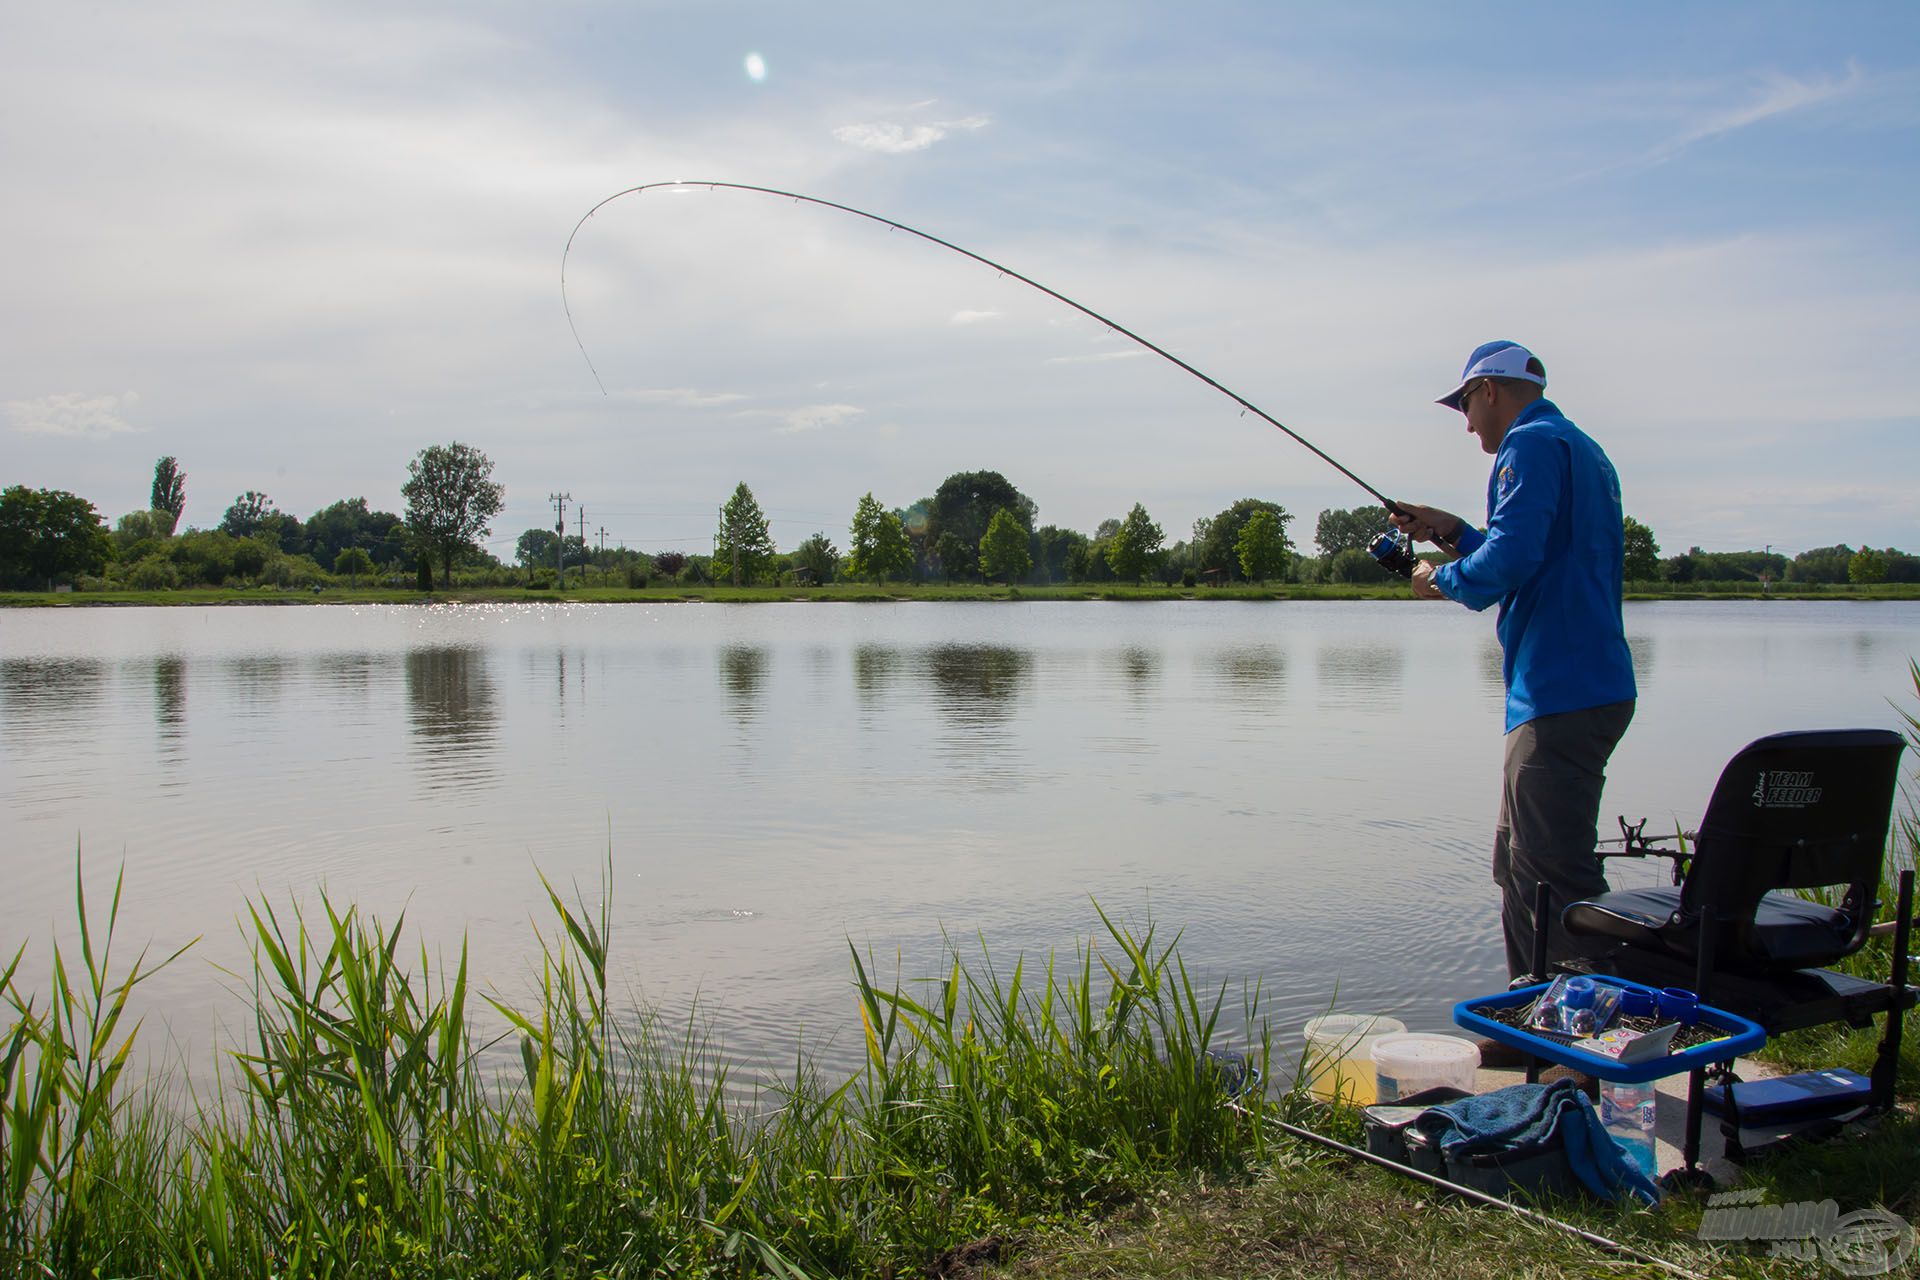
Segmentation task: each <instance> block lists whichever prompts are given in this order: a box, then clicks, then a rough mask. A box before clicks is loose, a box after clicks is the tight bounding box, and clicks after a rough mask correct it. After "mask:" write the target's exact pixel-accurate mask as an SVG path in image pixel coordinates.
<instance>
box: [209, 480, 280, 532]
mask: <svg viewBox="0 0 1920 1280" xmlns="http://www.w3.org/2000/svg"><path fill="white" fill-rule="evenodd" d="M273 511H274V506H273V499H272V498H269V497H268V496H267V495H266V494H264V493H261V492H259V491H258V490H255V489H249V490H247V491H246V492H245V493H243V494H241V495H240V496H239V497H237V498H235V499H234V500H233V505H232V506H230V507H228V508H227V510H226V514H225V515H223V516H221V517H220V532H222V533H224V534H226V535H227V536H228V537H229V538H251V537H252V536H253V535H254V534H255V533H257V532H259V529H260V522H261V521H262V520H264V519H266V518H267V515H268V513H270V512H273Z"/></svg>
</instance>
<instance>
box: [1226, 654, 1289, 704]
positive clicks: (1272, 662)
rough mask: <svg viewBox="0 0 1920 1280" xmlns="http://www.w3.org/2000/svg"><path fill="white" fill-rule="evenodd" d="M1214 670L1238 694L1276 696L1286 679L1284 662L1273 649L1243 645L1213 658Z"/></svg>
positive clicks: (1285, 662) (1282, 657)
mask: <svg viewBox="0 0 1920 1280" xmlns="http://www.w3.org/2000/svg"><path fill="white" fill-rule="evenodd" d="M1213 669H1214V671H1215V673H1216V674H1218V675H1219V676H1221V677H1222V678H1223V679H1225V680H1226V682H1227V683H1228V684H1230V685H1233V686H1234V687H1235V688H1236V689H1237V690H1240V691H1242V692H1247V693H1259V694H1264V695H1273V694H1278V693H1279V692H1280V691H1281V689H1282V687H1283V686H1284V684H1285V683H1286V678H1287V660H1286V658H1285V656H1283V655H1282V654H1281V652H1280V650H1279V649H1278V648H1276V647H1274V646H1273V645H1264V644H1263V645H1245V646H1241V647H1238V648H1233V649H1222V650H1220V651H1219V652H1218V653H1216V654H1214V656H1213Z"/></svg>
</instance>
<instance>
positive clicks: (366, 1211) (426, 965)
mask: <svg viewBox="0 0 1920 1280" xmlns="http://www.w3.org/2000/svg"><path fill="white" fill-rule="evenodd" d="M543 883H544V882H543ZM546 892H547V897H548V901H549V905H550V906H551V908H552V911H553V915H552V920H553V927H552V929H551V930H550V931H549V935H548V936H547V937H545V938H544V939H543V941H542V944H541V956H540V960H539V973H538V979H539V981H538V986H537V995H536V997H535V998H534V999H533V1000H532V1001H531V1002H529V1003H526V1004H525V1005H524V1007H523V1006H522V1005H520V1004H516V1003H514V1002H511V1001H509V1000H507V999H505V998H502V997H500V996H498V995H487V994H482V993H480V992H479V991H478V990H477V989H476V987H475V985H474V982H473V979H472V977H471V975H470V974H469V972H468V968H467V962H466V955H465V951H464V948H463V949H462V951H461V953H460V956H459V959H458V960H457V962H455V963H454V964H453V965H452V966H451V968H450V969H449V968H445V967H436V966H435V965H434V964H433V963H432V961H431V960H430V958H429V956H428V955H427V953H426V951H425V949H424V948H421V949H418V950H415V949H413V947H412V945H411V944H409V943H407V942H405V941H404V928H403V926H404V921H403V920H396V921H394V922H393V923H392V924H391V925H390V926H389V925H386V924H383V923H382V922H380V921H378V920H375V919H370V918H367V917H365V916H363V915H362V914H361V913H359V912H358V911H356V910H354V909H350V908H349V909H345V910H342V909H340V908H338V907H337V906H336V905H335V904H333V903H331V902H329V901H328V900H327V899H325V898H324V897H323V898H322V899H321V900H320V911H319V913H317V914H316V915H314V916H312V918H311V919H309V917H308V915H307V914H306V913H303V912H302V911H300V910H298V909H292V908H289V909H276V908H274V907H272V906H270V905H268V904H265V903H257V904H255V905H254V906H253V907H252V909H251V913H250V916H249V919H248V922H247V932H248V937H249V940H250V942H251V944H252V949H253V960H252V965H251V971H250V972H249V973H246V974H244V975H242V977H243V979H244V980H245V982H246V984H247V985H248V986H249V988H250V991H251V997H252V1001H251V1002H252V1007H253V1025H252V1031H251V1035H250V1037H249V1042H248V1043H247V1044H246V1045H244V1046H242V1047H240V1048H238V1049H237V1050H236V1051H234V1052H232V1053H231V1054H229V1055H228V1057H227V1062H228V1063H229V1064H230V1067H231V1073H230V1078H229V1079H228V1080H227V1081H226V1082H225V1083H224V1085H223V1087H221V1088H219V1089H216V1090H215V1091H214V1093H213V1096H211V1097H210V1098H194V1099H190V1100H189V1101H188V1103H187V1104H186V1105H185V1106H184V1108H183V1107H181V1106H178V1105H172V1106H170V1105H169V1104H168V1099H169V1097H170V1096H173V1095H177V1093H178V1090H176V1089H173V1088H171V1087H170V1083H169V1082H168V1081H167V1080H165V1079H164V1078H156V1079H149V1080H147V1081H145V1082H142V1083H140V1084H137V1085H136V1084H130V1083H129V1082H127V1081H126V1080H125V1079H124V1078H123V1077H122V1070H123V1068H124V1065H125V1063H126V1061H127V1059H128V1054H129V1051H130V1049H131V1048H132V1044H133V1032H132V1031H131V1030H127V1029H124V1028H123V1027H122V1025H121V1015H122V1012H123V1011H124V1009H125V1007H126V1005H127V1001H128V997H129V995H130V994H131V993H132V992H133V990H134V989H135V988H136V987H137V986H138V985H139V983H140V982H142V981H143V980H144V979H145V978H146V977H147V976H150V974H151V973H152V972H153V970H152V969H149V968H146V967H144V965H143V964H142V963H139V962H137V963H136V964H135V965H134V966H132V968H130V969H129V970H128V971H127V972H126V973H125V974H124V975H116V974H115V973H114V972H113V971H112V970H111V968H110V966H109V963H108V956H109V953H110V949H111V935H112V928H113V921H114V915H115V914H116V913H117V906H118V886H117V885H116V893H115V907H114V909H113V910H111V911H110V912H109V914H108V918H107V927H106V931H105V934H104V937H105V939H106V941H105V942H104V944H103V945H101V946H100V947H99V949H98V952H97V954H96V948H95V942H96V934H95V932H94V930H93V922H92V921H91V920H90V919H89V916H88V910H87V905H86V902H85V898H84V895H81V896H80V897H79V898H78V900H77V904H76V905H77V908H78V911H79V915H80V921H81V937H82V939H83V943H82V945H83V950H84V952H85V960H86V966H85V968H86V978H85V980H84V981H74V982H69V981H67V978H66V967H65V961H64V957H62V956H61V955H60V954H59V952H58V950H57V949H56V955H55V961H54V964H53V973H54V979H53V984H52V991H51V994H50V996H49V997H48V1001H47V1003H45V1004H42V1003H41V1001H40V1000H39V999H37V998H36V996H35V995H34V994H33V993H29V992H26V991H23V990H22V989H21V988H20V986H19V984H18V983H17V981H16V974H17V972H18V970H19V965H20V960H21V953H16V954H15V956H14V959H13V961H12V963H10V964H9V965H8V966H7V968H6V969H5V970H4V972H0V988H4V993H5V1001H6V1003H7V1004H8V1005H9V1006H10V1008H11V1013H12V1027H11V1029H10V1031H9V1033H8V1035H7V1037H6V1039H5V1040H4V1041H0V1065H4V1067H5V1074H4V1083H0V1170H4V1173H5V1184H4V1198H0V1274H8V1275H15V1274H20V1275H34V1274H41V1275H86V1274H102V1275H107V1274H111V1275H169V1276H175V1275H177V1276H195V1277H215V1276H243V1275H244V1276H257V1275H269V1274H270V1275H275V1276H286V1277H307V1276H314V1277H319V1276H346V1275H363V1274H374V1273H378V1274H382V1275H388V1276H415V1275H418V1276H428V1275H450V1274H451V1275H471V1276H494V1275H498V1276H522V1275H535V1274H537V1275H550V1276H575V1275H577V1276H598V1275H694V1276H699V1275H712V1276H734V1275H772V1276H780V1277H792V1276H797V1275H895V1274H906V1273H909V1272H919V1271H924V1270H927V1269H937V1268H938V1267H940V1266H941V1265H942V1260H943V1259H947V1258H951V1257H954V1256H958V1254H959V1252H960V1251H962V1250H964V1249H965V1247H966V1246H967V1245H968V1244H969V1242H978V1241H980V1240H983V1239H991V1238H995V1237H998V1236H1007V1235H1011V1234H1015V1233H1026V1232H1032V1231H1034V1230H1037V1229H1039V1228H1040V1227H1042V1226H1044V1225H1046V1224H1049V1223H1055V1222H1060V1221H1064V1220H1067V1219H1069V1218H1072V1217H1074V1216H1076V1215H1080V1214H1084V1213H1087V1212H1089V1211H1091V1210H1093V1209H1096V1208H1100V1207H1109V1206H1112V1205H1114V1204H1119V1203H1124V1202H1126V1201H1127V1200H1129V1199H1131V1198H1132V1197H1134V1196H1136V1195H1137V1194H1139V1193H1140V1192H1141V1191H1142V1190H1143V1189H1145V1188H1147V1187H1150V1186H1153V1185H1157V1184H1159V1183H1160V1182H1162V1181H1164V1180H1165V1179H1166V1178H1169V1177H1172V1176H1175V1175H1176V1174H1179V1173H1182V1172H1186V1173H1191V1172H1194V1171H1206V1172H1208V1173H1209V1174H1211V1175H1213V1176H1227V1177H1237V1176H1242V1175H1244V1174H1245V1173H1246V1172H1247V1170H1249V1169H1250V1168H1252V1167H1254V1166H1255V1165H1256V1164H1257V1163H1258V1162H1259V1161H1260V1160H1261V1158H1262V1157H1263V1155H1264V1153H1265V1150H1266V1132H1267V1131H1266V1128H1265V1126H1263V1125H1262V1124H1261V1122H1260V1118H1259V1117H1260V1116H1261V1115H1262V1114H1263V1113H1264V1111H1265V1109H1266V1108H1267V1106H1268V1105H1269V1104H1268V1103H1266V1102H1265V1101H1264V1100H1258V1099H1256V1100H1255V1101H1254V1102H1253V1104H1252V1106H1251V1108H1250V1109H1249V1111H1247V1112H1246V1113H1242V1112H1238V1111H1235V1110H1233V1109H1229V1108H1226V1107H1224V1106H1222V1105H1221V1101H1222V1091H1221V1083H1220V1079H1219V1076H1218V1072H1219V1067H1218V1065H1217V1061H1216V1059H1215V1058H1213V1057H1210V1056H1209V1054H1208V1050H1209V1049H1212V1048H1214V1047H1215V1046H1216V1045H1217V1044H1218V1043H1219V1041H1220V1040H1221V1038H1222V1035H1223V1024H1222V1021H1221V1020H1222V1015H1223V1010H1224V1008H1225V1005H1226V999H1225V994H1226V993H1225V988H1224V987H1222V988H1219V989H1216V990H1213V991H1210V992H1209V991H1203V990H1201V989H1199V988H1198V987H1196V986H1195V984H1194V983H1193V981H1192V979H1191V976H1190V975H1189V974H1188V973H1187V972H1186V970H1185V968H1184V966H1183V965H1182V963H1181V962H1180V959H1179V956H1178V953H1177V949H1176V947H1175V945H1174V942H1173V941H1162V940H1160V939H1159V938H1158V936H1157V934H1156V931H1155V930H1154V929H1153V928H1152V927H1148V928H1146V930H1145V931H1144V933H1142V934H1139V935H1136V934H1135V933H1134V932H1132V931H1130V930H1128V929H1126V928H1124V927H1122V926H1120V925H1118V924H1116V923H1114V922H1112V921H1108V920H1106V919H1105V917H1102V919H1103V923H1104V924H1105V927H1106V930H1107V931H1106V933H1105V934H1104V935H1103V936H1102V938H1101V940H1100V944H1099V945H1097V946H1096V945H1092V944H1088V945H1085V946H1083V947H1082V948H1080V949H1079V950H1078V952H1077V953H1076V955H1075V956H1074V957H1073V958H1072V959H1071V960H1070V961H1068V960H1065V959H1056V958H1049V959H1048V960H1047V961H1046V963H1045V964H1044V965H1041V966H1037V967H1035V968H1033V969H1031V970H1030V969H1029V968H1028V966H1027V965H1026V964H1025V963H1024V962H1023V961H1015V963H1014V964H1013V966H1012V967H1011V968H1010V969H1004V968H1002V967H1001V966H998V965H996V964H995V962H994V961H993V960H992V958H991V957H988V956H985V955H982V956H980V957H978V958H977V959H972V960H969V959H967V958H964V957H963V956H962V955H961V954H960V951H959V949H958V948H954V949H953V953H952V955H951V963H950V966H949V967H948V969H947V972H946V973H945V975H944V976H943V977H941V978H940V979H939V980H937V981H934V982H930V983H927V984H925V986H924V989H919V990H910V989H909V988H908V987H907V986H903V985H901V984H900V983H898V982H895V983H891V984H886V983H881V982H879V981H877V980H876V979H875V977H874V966H873V963H872V959H871V957H862V956H860V955H859V954H857V953H856V954H854V956H853V958H852V963H853V967H854V972H855V978H856V983H855V986H856V991H857V993H858V1006H857V1007H858V1011H859V1015H860V1021H861V1025H862V1027H863V1029H864V1034H865V1038H866V1045H867V1061H866V1064H865V1066H864V1068H863V1069H862V1070H860V1071H859V1072H857V1073H856V1074H854V1075H853V1076H852V1077H850V1078H848V1079H846V1080H844V1081H839V1082H836V1083H833V1084H828V1083H827V1082H824V1081H822V1080H820V1079H819V1078H818V1076H817V1075H816V1074H815V1073H814V1072H813V1071H812V1070H811V1069H810V1068H809V1067H808V1066H807V1065H806V1064H805V1063H801V1064H799V1065H798V1066H796V1068H795V1071H794V1074H793V1077H792V1079H791V1080H789V1081H787V1082H785V1083H784V1084H782V1085H781V1086H780V1087H778V1088H777V1089H775V1090H773V1091H772V1092H771V1094H770V1095H769V1096H766V1097H763V1098H761V1099H760V1100H759V1105H758V1106H757V1107H752V1108H748V1109H745V1110H742V1109H736V1107H735V1106H734V1105H732V1104H729V1102H728V1101H727V1099H728V1097H729V1096H730V1095H729V1092H728V1089H727V1070H726V1065H725V1063H724V1061H723V1060H722V1059H721V1058H720V1057H719V1056H718V1055H717V1054H716V1053H714V1052H713V1051H712V1050H711V1048H710V1046H709V1045H708V1044H707V1043H706V1042H705V1041H704V1040H703V1039H702V1037H701V1036H700V1035H699V1034H698V1031H697V1027H695V1026H693V1025H685V1026H663V1025H661V1024H660V1023H659V1022H658V1020H657V1019H655V1018H653V1017H651V1016H649V1015H647V1014H645V1013H644V1012H640V1013H636V1012H633V1011H629V1010H622V1009H617V1008H616V1007H615V1006H614V1005H613V1004H612V1003H611V1002H610V1000H609V996H608V990H607V959H608V954H609V953H608V924H609V918H608V915H607V908H606V907H605V906H604V905H602V906H601V908H600V909H599V911H598V912H597V913H595V912H590V911H587V910H586V909H584V908H583V907H582V906H581V905H580V904H579V903H578V902H577V901H576V902H574V903H572V904H569V903H568V902H567V901H566V900H564V899H563V898H562V897H561V895H560V894H559V893H557V892H556V891H554V890H553V889H552V888H551V887H550V886H548V887H547V890H546ZM603 896H604V895H603ZM482 1003H484V1005H486V1006H490V1007H491V1009H492V1011H493V1017H492V1018H491V1019H490V1021H491V1022H493V1023H495V1024H497V1025H500V1026H504V1027H505V1028H506V1031H505V1040H504V1041H500V1042H494V1041H487V1040H484V1039H482V1038H480V1035H479V1033H478V1032H477V1031H476V1028H475V1022H474V1017H473V1015H474V1014H475V1012H476V1011H477V1010H478V1009H479V1008H480V1006H481V1004H482ZM1258 1005H1259V999H1258V993H1257V991H1256V992H1254V993H1252V994H1251V995H1250V996H1248V997H1247V999H1246V1001H1245V1003H1244V1004H1243V1005H1241V1006H1240V1007H1238V1008H1237V1009H1236V1013H1237V1015H1239V1017H1240V1018H1244V1019H1245V1023H1244V1025H1245V1026H1246V1027H1250V1028H1252V1029H1253V1031H1252V1035H1253V1040H1252V1052H1253V1055H1254V1060H1255V1061H1257V1062H1258V1063H1260V1064H1261V1065H1263V1066H1264V1063H1265V1053H1266V1045H1267V1043H1268V1042H1267V1039H1266V1034H1265V1030H1264V1028H1263V1027H1261V1026H1260V1025H1259V1022H1258V1019H1259V1009H1258ZM1236 1025H1242V1024H1239V1023H1236ZM496 1046H497V1047H500V1048H510V1049H515V1050H517V1058H518V1062H517V1065H516V1066H514V1067H511V1068H504V1069H501V1070H500V1071H498V1072H493V1071H490V1070H489V1069H487V1068H484V1067H483V1066H482V1063H483V1061H489V1060H498V1055H495V1057H494V1058H491V1059H489V1058H487V1057H486V1056H485V1055H484V1052H483V1051H484V1050H486V1049H488V1048H489V1047H496Z"/></svg>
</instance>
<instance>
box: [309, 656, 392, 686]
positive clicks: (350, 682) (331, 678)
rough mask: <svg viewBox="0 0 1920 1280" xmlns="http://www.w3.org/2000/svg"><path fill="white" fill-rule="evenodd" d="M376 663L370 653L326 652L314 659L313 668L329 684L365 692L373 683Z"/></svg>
mask: <svg viewBox="0 0 1920 1280" xmlns="http://www.w3.org/2000/svg"><path fill="white" fill-rule="evenodd" d="M377 665H379V663H378V662H377V661H376V659H375V657H374V655H373V654H371V653H327V654H322V655H321V656H320V657H318V658H316V659H314V663H313V668H314V670H315V671H317V672H319V674H320V678H321V679H322V680H323V681H325V682H326V683H327V684H329V685H333V686H335V687H336V688H339V689H341V690H343V691H346V690H351V691H353V692H357V693H365V692H366V691H367V689H368V688H369V687H370V686H371V685H372V684H373V672H374V668H375V667H376V666H377Z"/></svg>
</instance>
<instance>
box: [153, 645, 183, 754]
mask: <svg viewBox="0 0 1920 1280" xmlns="http://www.w3.org/2000/svg"><path fill="white" fill-rule="evenodd" d="M153 723H154V727H155V728H156V729H158V730H159V733H160V758H161V759H162V760H165V761H168V762H169V763H177V762H178V761H179V759H180V754H181V741H180V740H181V738H182V737H184V736H185V734H186V729H187V660H186V659H185V658H182V657H180V656H179V655H178V654H167V655H165V656H163V657H159V658H155V659H154V660H153Z"/></svg>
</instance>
